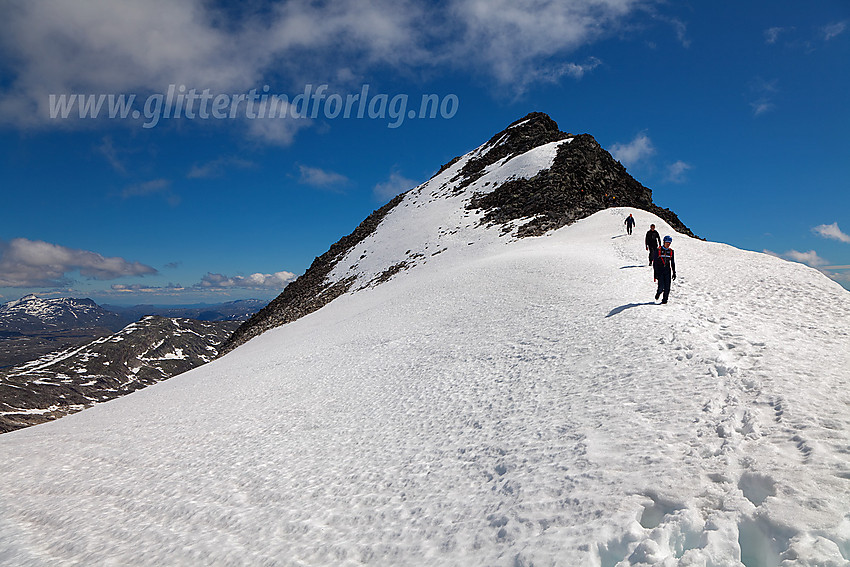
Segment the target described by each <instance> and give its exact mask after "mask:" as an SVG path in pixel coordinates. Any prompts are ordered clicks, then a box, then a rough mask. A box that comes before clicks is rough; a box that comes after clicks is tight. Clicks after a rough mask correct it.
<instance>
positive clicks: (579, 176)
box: [468, 134, 694, 237]
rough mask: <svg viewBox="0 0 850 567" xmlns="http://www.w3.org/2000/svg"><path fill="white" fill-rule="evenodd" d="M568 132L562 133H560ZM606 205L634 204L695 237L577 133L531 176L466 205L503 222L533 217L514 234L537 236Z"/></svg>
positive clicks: (487, 219)
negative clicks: (552, 158)
mask: <svg viewBox="0 0 850 567" xmlns="http://www.w3.org/2000/svg"><path fill="white" fill-rule="evenodd" d="M564 137H566V135H564ZM609 206H618V207H635V208H638V209H643V210H645V211H648V212H651V213H653V214H655V215H658V216H659V217H661V218H663V219H664V220H665V221H667V222H668V223H669V224H670V226H672V227H673V228H675V229H676V230H677V231H679V232H682V233H684V234H687V235H689V236H694V234H693V233H692V232H691V231H690V229H688V228H687V227H686V226H685V225H684V224H683V223H682V222H681V221H680V220H679V218H678V217H677V216H676V214H675V213H673V212H672V211H670V210H669V209H662V208H661V207H658V206H657V205H655V204H654V203H653V202H652V191H651V190H650V189H648V188H647V187H644V186H643V185H641V184H640V183H639V182H638V181H637V180H636V179H635V178H633V177H632V176H631V175H629V174H628V172H626V168H625V167H623V166H622V164H620V162H618V161H616V160H615V159H614V158H613V157H611V154H609V153H608V152H607V151H605V150H604V149H602V147H601V146H600V145H599V144H598V143H597V141H596V140H595V139H594V138H593V136H591V135H589V134H581V135H579V136H575V137H574V138H573V141H572V142H569V143H565V144H561V146H560V147H559V148H558V153H557V155H556V156H555V161H554V163H553V164H552V167H551V168H549V169H546V170H543V171H541V172H540V173H539V174H538V175H536V176H535V177H533V178H532V179H516V180H513V181H508V182H507V183H504V184H502V185H500V186H499V187H497V188H496V189H495V190H494V191H492V192H491V193H487V194H484V195H481V196H477V197H473V199H472V200H471V201H470V203H469V205H468V208H470V209H483V210H484V212H485V215H484V218H483V220H482V222H484V223H488V224H506V223H509V222H511V221H514V220H517V219H525V218H530V217H533V219H532V220H531V221H529V222H527V223H526V224H524V225H522V226H521V227H520V228H519V230H518V231H517V236H519V237H525V236H539V235H541V234H544V233H546V232H548V231H550V230H555V229H558V228H561V227H562V226H565V225H567V224H571V223H573V222H575V221H576V220H579V219H582V218H585V217H588V216H590V215H592V214H593V213H595V212H598V211H600V210H602V209H605V208H607V207H609Z"/></svg>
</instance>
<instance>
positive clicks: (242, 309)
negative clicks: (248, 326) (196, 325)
mask: <svg viewBox="0 0 850 567" xmlns="http://www.w3.org/2000/svg"><path fill="white" fill-rule="evenodd" d="M267 303H268V301H266V300H262V299H240V300H237V301H229V302H227V303H217V304H215V305H207V304H198V305H182V306H177V307H170V306H156V305H134V306H132V307H124V306H120V305H108V304H104V305H103V306H102V307H103V308H104V309H106V310H108V311H112V312H114V313H117V314H119V315H121V316H123V317H124V318H125V319H130V320H132V321H137V320H139V319H140V318H142V317H144V316H146V315H160V316H162V317H181V318H186V319H197V320H198V321H245V320H247V319H248V318H249V317H251V315H253V314H254V313H256V312H257V311H259V310H260V309H262V308H263V307H265V306H266V304H267Z"/></svg>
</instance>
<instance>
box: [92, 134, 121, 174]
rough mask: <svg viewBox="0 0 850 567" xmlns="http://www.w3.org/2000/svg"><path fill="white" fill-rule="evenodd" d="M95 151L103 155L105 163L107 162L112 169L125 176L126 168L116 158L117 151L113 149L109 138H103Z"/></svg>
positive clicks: (113, 146)
mask: <svg viewBox="0 0 850 567" xmlns="http://www.w3.org/2000/svg"><path fill="white" fill-rule="evenodd" d="M97 150H98V151H99V152H100V153H101V154H102V155H103V157H105V158H106V161H108V162H109V165H111V166H112V169H114V170H115V171H117V172H118V173H121V174H125V175H126V173H127V167H126V166H125V165H124V162H122V161H121V159H120V158H119V157H118V150H117V149H116V148H115V144H113V143H112V137H111V136H104V138H103V140H102V142H101V144H100V145H99V146H98V147H97Z"/></svg>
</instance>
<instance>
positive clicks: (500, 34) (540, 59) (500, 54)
mask: <svg viewBox="0 0 850 567" xmlns="http://www.w3.org/2000/svg"><path fill="white" fill-rule="evenodd" d="M646 4H648V3H647V2H639V1H636V0H572V1H551V0H550V1H540V0H453V1H450V2H449V3H448V8H449V9H448V14H449V15H450V16H451V19H450V21H448V22H447V24H448V27H447V29H448V30H449V31H450V32H451V33H452V35H453V36H454V38H455V39H453V40H449V41H448V45H447V51H448V52H449V53H450V54H451V56H452V58H453V59H454V60H455V61H458V62H465V63H462V64H461V65H462V66H474V67H473V68H475V67H479V68H483V69H486V71H487V72H488V73H489V74H490V75H491V76H493V77H495V78H496V80H497V81H498V82H500V83H502V84H505V85H511V86H513V85H514V84H515V82H516V81H517V80H520V81H521V80H522V78H523V77H525V76H527V75H528V74H529V73H530V74H531V75H532V76H538V75H544V76H545V75H546V74H547V73H546V71H547V70H550V69H552V65H551V62H550V58H551V57H553V56H556V55H557V56H563V55H565V54H568V53H571V52H573V51H575V50H577V49H578V48H579V47H581V46H585V45H589V44H591V43H593V42H595V41H598V40H599V39H601V38H603V37H606V36H609V35H611V34H613V33H616V32H617V31H619V30H620V29H621V27H622V25H623V23H624V20H625V19H626V18H627V16H628V15H629V14H631V13H632V12H633V11H635V10H636V9H638V8H639V7H641V6H644V5H646ZM556 67H557V66H556Z"/></svg>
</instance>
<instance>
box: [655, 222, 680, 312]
mask: <svg viewBox="0 0 850 567" xmlns="http://www.w3.org/2000/svg"><path fill="white" fill-rule="evenodd" d="M672 243H673V238H672V237H670V236H665V237H664V245H663V246H659V248H658V253H657V254H656V255H655V281H657V282H658V291H656V292H655V299H656V300H657V299H658V298H659V297H660V296H661V294H662V293H663V294H664V297H663V298H662V299H661V303H667V297H669V295H670V282H671V281H672V280H675V279H676V262H675V260H674V259H673V249H672V248H670V244H672ZM671 273H672V277H671Z"/></svg>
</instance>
